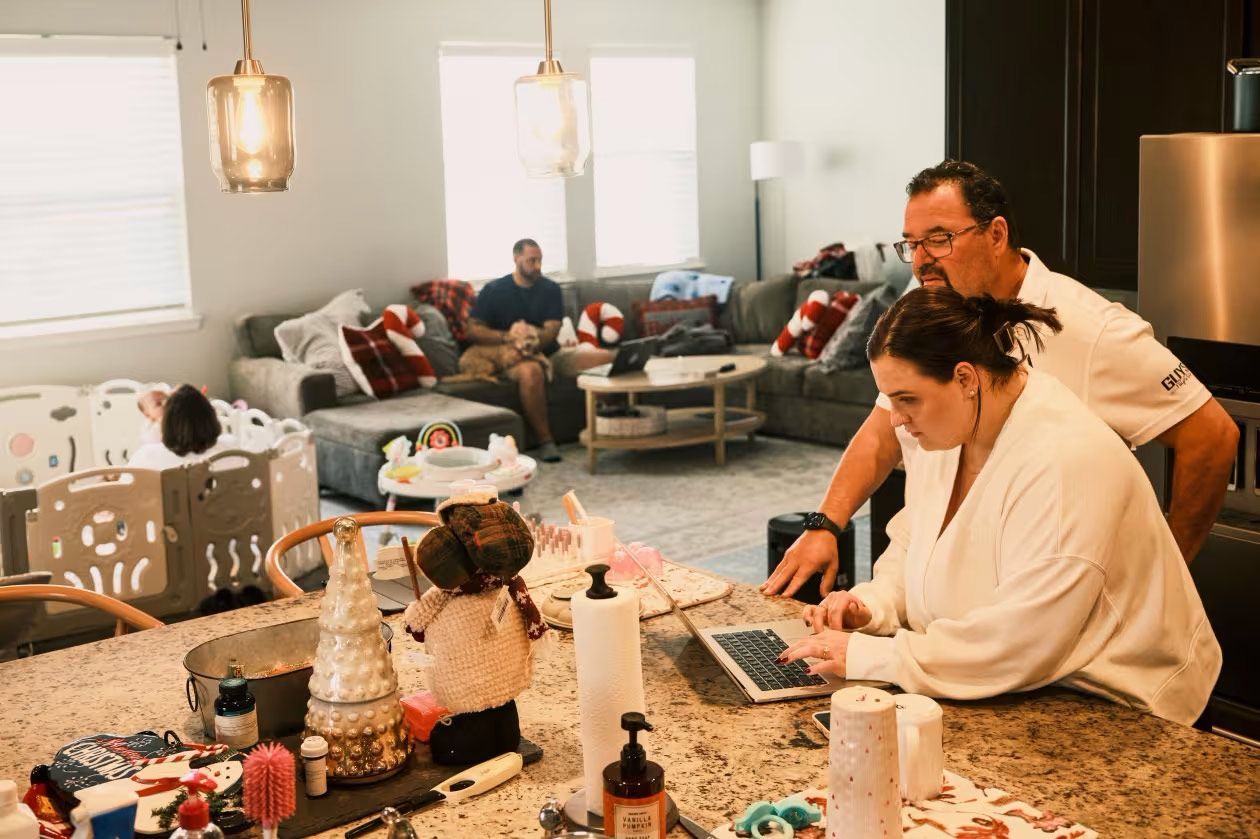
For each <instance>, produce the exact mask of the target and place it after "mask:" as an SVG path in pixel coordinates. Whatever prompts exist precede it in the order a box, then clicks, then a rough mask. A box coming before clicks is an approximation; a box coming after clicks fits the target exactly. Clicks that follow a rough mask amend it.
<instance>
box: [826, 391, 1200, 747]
mask: <svg viewBox="0 0 1260 839" xmlns="http://www.w3.org/2000/svg"><path fill="white" fill-rule="evenodd" d="M959 453H960V450H959V449H951V450H949V451H923V450H918V451H915V452H914V453H913V455H912V456H911V457H910V459H909V460H908V462H907V463H906V507H905V509H903V510H902V511H901V512H899V513H898V514H897V515H896V516H895V517H894V518H893V520H892V521H891V522H890V523H889V526H888V533H889V536H890V538H891V540H892V543H891V545H890V546H889V548H888V550H887V551H885V553H884V554H883V556H881V557H880V559H879V561H878V562H877V563H876V564H875V574H874V579H873V580H872V581H871V582H868V583H862V584H860V585H858V586H855V587H854V588H853V593H854V594H855V595H856V596H858V597H859V598H861V600H862V601H863V602H864V603H865V604H866V605H867V606H868V607H869V608H870V610H871V613H872V619H871V621H870V622H869V623H868V624H867V625H866V626H865V627H863V628H862V629H861V631H860V632H857V633H854V634H853V635H852V636H851V637H850V643H849V647H848V660H847V672H848V676H849V678H854V679H883V680H886V681H890V682H893V683H895V684H897V685H900V686H901V687H902V688H903V689H904V690H906V691H908V692H911V693H921V694H926V695H928V696H937V697H947V698H952V699H979V698H982V697H988V696H994V695H997V694H1000V693H1007V692H1011V691H1024V690H1032V689H1034V688H1038V687H1041V686H1043V685H1046V684H1049V683H1051V682H1058V683H1061V684H1064V685H1067V686H1070V687H1074V688H1078V689H1082V690H1085V691H1088V692H1090V693H1094V694H1098V695H1100V696H1103V697H1106V698H1108V699H1111V700H1113V701H1116V702H1120V703H1122V704H1126V705H1130V706H1132V707H1134V708H1137V709H1140V710H1143V711H1148V712H1150V713H1152V714H1155V715H1156V716H1160V717H1164V718H1165V719H1170V720H1174V721H1177V722H1181V723H1185V724H1191V723H1193V722H1194V721H1195V720H1196V719H1197V718H1198V717H1199V715H1200V714H1201V713H1202V711H1203V709H1204V707H1206V705H1207V700H1208V695H1209V694H1210V693H1211V690H1212V686H1213V685H1214V684H1215V682H1216V677H1217V675H1218V674H1219V672H1220V668H1221V649H1220V646H1219V645H1218V644H1217V642H1216V636H1215V635H1214V634H1213V632H1212V628H1211V626H1210V625H1209V624H1208V620H1207V616H1206V615H1205V614H1204V611H1203V604H1202V603H1201V602H1200V600H1199V595H1198V592H1197V591H1196V590H1195V587H1194V583H1193V582H1192V581H1191V579H1190V574H1189V572H1188V570H1187V568H1186V564H1185V562H1184V561H1183V560H1182V558H1181V553H1180V551H1179V550H1178V548H1177V543H1176V541H1175V540H1174V539H1173V536H1172V533H1171V532H1170V531H1169V529H1168V525H1167V523H1166V522H1165V520H1164V517H1163V514H1162V512H1161V511H1160V508H1159V504H1158V502H1157V501H1156V498H1155V494H1154V492H1153V491H1152V489H1151V486H1150V482H1149V480H1148V479H1147V477H1146V475H1145V473H1143V471H1142V469H1141V467H1140V466H1139V465H1138V463H1137V460H1136V459H1135V458H1134V456H1133V454H1132V453H1131V452H1130V451H1129V449H1128V447H1127V446H1125V445H1124V443H1123V442H1121V440H1120V438H1119V437H1117V436H1116V434H1115V432H1113V431H1112V430H1111V429H1109V428H1108V427H1107V426H1106V425H1105V424H1104V423H1103V421H1102V420H1100V419H1098V418H1097V417H1096V416H1095V415H1094V414H1093V413H1091V412H1090V411H1089V409H1087V408H1086V407H1085V406H1084V405H1083V404H1082V403H1081V402H1080V401H1079V400H1078V399H1077V398H1076V397H1075V396H1074V395H1073V394H1072V392H1071V391H1069V390H1068V389H1067V388H1066V387H1065V386H1064V385H1062V384H1060V383H1059V382H1058V381H1057V380H1055V379H1054V378H1052V377H1051V376H1049V375H1048V374H1045V373H1040V372H1038V371H1036V370H1033V371H1032V372H1031V373H1030V375H1029V378H1028V381H1027V384H1026V385H1025V388H1024V391H1023V393H1022V394H1021V395H1020V397H1019V398H1018V400H1016V403H1015V405H1014V407H1013V408H1012V411H1011V414H1010V417H1009V418H1008V419H1007V422H1006V425H1005V426H1004V427H1003V429H1002V431H1001V433H1000V434H999V436H998V439H997V442H996V444H995V445H994V448H993V451H992V453H991V454H990V455H989V459H988V461H987V462H986V463H985V464H984V467H983V468H982V470H981V472H980V474H979V476H977V478H976V480H975V483H974V484H973V485H972V487H971V489H970V491H969V492H968V493H967V495H966V497H965V498H964V499H963V502H962V504H961V506H960V507H959V509H958V512H957V513H956V514H955V515H954V518H953V520H951V521H950V523H949V525H948V526H947V527H946V528H945V529H944V531H943V532H942V531H941V522H942V521H943V519H944V515H945V510H946V506H947V505H948V503H949V497H950V493H951V491H952V488H953V482H954V476H955V474H956V472H957V468H958V461H959Z"/></svg>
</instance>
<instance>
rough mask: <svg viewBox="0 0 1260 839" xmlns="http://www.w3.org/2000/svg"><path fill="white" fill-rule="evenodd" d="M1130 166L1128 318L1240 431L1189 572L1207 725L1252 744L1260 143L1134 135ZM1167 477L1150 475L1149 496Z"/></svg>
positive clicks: (1258, 663) (1259, 476)
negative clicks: (1201, 610)
mask: <svg viewBox="0 0 1260 839" xmlns="http://www.w3.org/2000/svg"><path fill="white" fill-rule="evenodd" d="M1140 165H1141V186H1140V193H1139V199H1138V200H1139V221H1138V224H1139V227H1138V243H1139V244H1138V254H1139V255H1138V310H1139V312H1140V313H1141V315H1142V316H1143V317H1144V318H1146V320H1148V321H1150V323H1151V325H1152V326H1153V327H1154V329H1155V333H1156V336H1157V337H1158V338H1159V339H1160V340H1161V341H1163V342H1164V343H1166V344H1167V345H1168V347H1169V348H1170V349H1172V351H1173V352H1174V353H1175V354H1176V355H1177V356H1178V357H1179V358H1180V359H1181V361H1182V362H1183V363H1184V364H1185V366H1186V367H1187V368H1188V369H1189V371H1191V372H1192V373H1193V374H1194V375H1195V376H1196V377H1198V378H1199V380H1200V381H1202V382H1203V383H1204V384H1206V385H1207V386H1208V389H1209V390H1211V391H1212V393H1213V394H1214V395H1215V396H1216V398H1217V399H1218V400H1219V401H1220V403H1221V404H1222V405H1223V406H1224V407H1225V409H1226V410H1227V411H1228V412H1229V413H1230V415H1231V416H1233V418H1234V421H1235V422H1236V423H1237V424H1238V428H1239V431H1240V437H1239V443H1238V451H1237V453H1236V457H1235V465H1234V475H1233V477H1232V479H1231V482H1230V486H1229V490H1228V492H1227V493H1226V497H1225V505H1224V508H1223V510H1222V511H1221V514H1220V515H1219V516H1218V517H1217V520H1216V522H1215V524H1214V526H1213V528H1212V533H1211V536H1210V537H1209V538H1208V542H1207V544H1206V545H1205V546H1204V548H1203V551H1202V553H1200V554H1199V556H1198V558H1197V559H1196V560H1195V561H1194V564H1193V565H1191V568H1190V570H1191V574H1192V575H1193V577H1194V580H1195V584H1196V585H1197V586H1198V589H1199V594H1200V596H1201V597H1202V599H1203V604H1204V606H1205V607H1206V609H1207V612H1208V616H1209V618H1210V619H1211V621H1212V628H1213V629H1214V630H1215V632H1216V636H1217V638H1218V639H1219V640H1220V643H1221V648H1222V650H1223V652H1224V657H1225V661H1224V667H1223V670H1222V672H1221V676H1220V679H1219V680H1218V681H1217V685H1216V692H1215V693H1214V695H1213V700H1212V711H1213V720H1214V722H1215V724H1217V725H1218V726H1219V727H1220V728H1222V729H1224V730H1225V731H1226V732H1228V733H1232V734H1234V735H1236V736H1241V737H1245V738H1248V739H1250V740H1252V741H1253V742H1254V741H1260V608H1258V605H1260V601H1258V598H1260V134H1168V135H1151V136H1145V137H1142V138H1141V164H1140ZM1184 375H1185V374H1184V372H1181V371H1174V372H1173V373H1172V374H1170V376H1169V377H1168V379H1167V380H1165V382H1164V386H1165V387H1168V388H1170V389H1171V388H1175V387H1177V386H1178V382H1179V381H1180V380H1181V379H1182V378H1184ZM1169 465H1172V464H1164V466H1165V467H1167V466H1169ZM1172 466H1173V467H1174V468H1175V465H1172ZM1170 474H1171V469H1170V468H1159V469H1157V470H1156V474H1154V475H1153V476H1152V477H1153V479H1154V480H1155V482H1156V486H1157V489H1162V490H1163V491H1162V492H1161V497H1165V498H1166V497H1167V496H1168V494H1169V493H1168V491H1167V490H1168V480H1169V476H1170ZM1161 483H1162V484H1163V486H1162V487H1161ZM1256 744H1257V745H1260V742H1257V743H1256Z"/></svg>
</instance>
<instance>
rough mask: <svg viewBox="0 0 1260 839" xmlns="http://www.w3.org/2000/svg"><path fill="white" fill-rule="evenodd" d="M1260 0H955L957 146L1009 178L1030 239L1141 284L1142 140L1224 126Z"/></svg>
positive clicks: (950, 108)
mask: <svg viewBox="0 0 1260 839" xmlns="http://www.w3.org/2000/svg"><path fill="white" fill-rule="evenodd" d="M1258 7H1260V0H1194V2H1183V0H1044V1H1039V2H1030V3H1010V2H1004V0H947V3H946V91H947V93H946V96H947V102H946V116H945V122H946V150H947V153H948V155H949V156H951V157H959V158H963V159H966V160H971V161H973V162H975V163H977V164H979V165H981V166H983V167H984V168H985V169H987V170H989V171H990V172H992V173H993V174H994V176H995V177H997V178H998V179H999V180H1001V181H1002V182H1003V183H1004V184H1005V185H1006V187H1007V189H1008V191H1009V192H1010V196H1011V204H1012V211H1013V212H1014V214H1015V216H1016V220H1017V223H1018V225H1019V229H1020V231H1021V234H1022V237H1023V241H1024V243H1025V244H1026V245H1027V246H1028V247H1030V248H1032V249H1033V250H1035V251H1037V253H1038V255H1039V256H1041V257H1042V258H1043V259H1044V260H1045V261H1046V263H1047V264H1048V265H1049V266H1050V267H1051V268H1054V269H1056V270H1059V271H1063V272H1065V273H1067V274H1070V275H1072V276H1075V277H1077V278H1078V279H1080V280H1081V281H1082V282H1085V283H1087V284H1088V285H1092V286H1094V287H1097V288H1121V289H1136V288H1137V216H1138V203H1137V202H1138V138H1139V137H1140V136H1141V135H1142V134H1163V133H1173V132H1181V131H1221V130H1223V129H1225V128H1227V127H1228V124H1229V118H1230V115H1231V113H1232V102H1231V99H1230V90H1229V85H1228V81H1227V76H1226V73H1225V62H1226V61H1227V60H1228V59H1229V58H1233V57H1237V56H1241V55H1251V54H1255V50H1256V47H1257V46H1260V44H1257V43H1256V40H1257V38H1256V34H1257V32H1260V20H1258V17H1260V16H1258V15H1257V14H1256V10H1257V8H1258Z"/></svg>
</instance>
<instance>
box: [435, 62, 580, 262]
mask: <svg viewBox="0 0 1260 839" xmlns="http://www.w3.org/2000/svg"><path fill="white" fill-rule="evenodd" d="M438 63H439V73H440V78H441V82H440V83H441V92H442V160H443V171H444V173H445V194H446V264H447V272H448V273H449V275H450V276H451V277H455V278H458V279H464V280H473V281H478V280H485V279H489V278H492V277H499V276H502V275H504V274H507V273H510V272H511V270H512V244H513V243H514V242H516V241H517V240H518V239H525V238H529V239H534V240H536V241H537V242H538V245H539V247H541V248H542V252H543V271H544V273H548V274H552V273H560V272H563V271H564V270H565V269H566V268H567V267H568V240H567V236H566V232H565V201H564V181H563V180H562V179H557V178H542V179H540V178H527V177H526V176H525V173H524V169H523V168H522V166H521V161H520V158H519V157H518V156H517V153H516V99H515V95H514V91H513V85H514V84H515V82H516V80H517V78H519V77H520V76H524V75H528V74H531V73H534V72H536V71H537V69H538V54H537V50H532V51H530V52H526V51H524V50H522V51H521V52H520V53H519V54H515V55H513V54H505V53H503V52H499V51H496V52H492V53H489V54H485V53H482V54H478V53H476V52H475V50H472V48H469V50H463V49H459V50H456V49H451V48H446V47H444V48H443V50H442V54H441V56H440V58H439V61H438Z"/></svg>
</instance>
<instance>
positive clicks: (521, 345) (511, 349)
mask: <svg viewBox="0 0 1260 839" xmlns="http://www.w3.org/2000/svg"><path fill="white" fill-rule="evenodd" d="M541 344H542V334H541V332H540V331H539V329H538V327H536V326H532V325H530V324H528V323H525V321H517V322H516V323H514V324H512V328H511V329H509V330H508V340H507V343H506V344H499V345H497V346H492V345H489V344H474V345H473V346H471V347H469V348H468V349H466V350H464V354H463V355H461V356H460V357H459V373H458V374H457V375H454V376H447V377H446V378H444V379H442V381H444V382H497V381H498V380H499V376H500V374H503V373H506V372H507V371H508V370H509V369H510V368H512V367H515V366H516V365H517V364H520V363H521V362H524V361H536V362H538V363H539V364H540V365H542V369H543V373H544V374H545V375H546V377H547V381H548V382H550V381H551V379H552V369H551V360H550V359H548V358H547V356H545V355H543V353H542V352H541V349H542V348H541Z"/></svg>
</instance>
